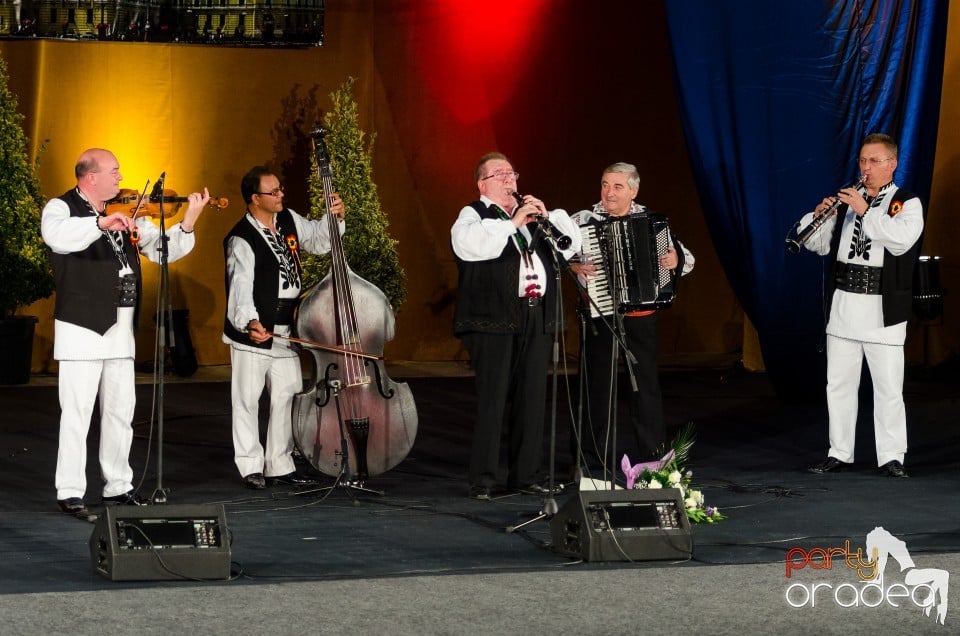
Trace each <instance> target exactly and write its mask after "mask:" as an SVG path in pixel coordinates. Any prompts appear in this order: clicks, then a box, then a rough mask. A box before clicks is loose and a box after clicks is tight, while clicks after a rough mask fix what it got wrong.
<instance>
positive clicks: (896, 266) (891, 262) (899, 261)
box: [826, 188, 923, 327]
mask: <svg viewBox="0 0 960 636" xmlns="http://www.w3.org/2000/svg"><path fill="white" fill-rule="evenodd" d="M887 196H888V197H890V201H891V202H892V201H909V200H910V199H914V198H916V195H915V194H913V193H911V192H907V191H906V190H903V189H900V188H898V189H896V190H894V191H893V192H890V193H888V194H887ZM848 209H849V206H847V205H846V204H844V205H841V206H840V207H839V208H838V209H837V224H836V225H835V226H834V230H833V236H832V237H830V259H829V262H830V267H828V268H827V269H828V271H827V280H826V292H827V297H826V307H827V313H826V315H827V316H829V315H830V305H831V303H832V301H833V292H834V291H835V289H836V269H837V254H838V253H839V251H840V235H841V234H842V231H841V228H842V226H843V219H844V218H845V217H846V215H847V211H848ZM888 210H889V208H888ZM888 213H889V212H888ZM922 242H923V235H921V236H920V238H919V239H917V242H916V243H914V244H913V246H912V247H911V248H910V249H909V250H907V251H906V252H904V253H903V254H901V255H900V256H895V255H893V254H891V253H890V252H889V251H887V250H884V252H883V274H882V278H881V280H880V293H881V296H882V297H883V300H882V303H883V326H884V327H889V326H890V325H896V324H898V323H901V322H906V321H907V320H909V319H910V315H911V313H912V311H913V268H914V266H915V265H916V262H917V257H918V256H919V255H920V245H921V243H922Z"/></svg>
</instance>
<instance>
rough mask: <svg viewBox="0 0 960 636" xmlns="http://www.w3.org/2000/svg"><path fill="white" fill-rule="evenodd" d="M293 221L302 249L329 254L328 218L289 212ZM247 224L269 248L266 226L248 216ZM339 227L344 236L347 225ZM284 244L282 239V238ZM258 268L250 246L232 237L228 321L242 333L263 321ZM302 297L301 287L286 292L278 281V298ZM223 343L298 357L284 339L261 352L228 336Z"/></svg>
mask: <svg viewBox="0 0 960 636" xmlns="http://www.w3.org/2000/svg"><path fill="white" fill-rule="evenodd" d="M289 212H290V215H291V216H292V217H293V224H294V225H295V226H296V228H297V236H298V237H299V243H300V247H301V248H302V249H304V250H306V251H307V252H310V253H311V254H326V253H327V252H329V251H330V231H329V230H328V229H327V228H328V222H327V219H326V218H323V219H319V220H314V219H307V218H305V217H303V216H301V215H299V214H297V213H296V212H294V211H293V210H289ZM245 220H246V221H247V222H248V223H250V224H251V225H253V226H254V227H255V228H256V229H257V235H258V236H259V237H260V238H261V240H263V241H264V242H265V243H267V244H269V241H268V240H267V236H266V234H264V232H263V230H264V229H267V228H266V226H265V225H264V224H263V223H261V222H260V221H258V220H257V219H255V218H254V217H253V215H252V214H250V213H247V215H246V217H245ZM337 227H338V229H339V231H340V234H341V235H342V234H343V232H344V230H345V228H346V223H345V222H344V221H343V220H342V219H341V220H339V221H338V223H337ZM281 240H282V237H281ZM255 267H256V257H255V256H254V253H253V248H252V247H250V244H249V243H248V242H247V241H246V240H244V239H242V238H240V237H237V236H232V237H230V239H229V240H228V241H227V280H228V289H229V293H228V295H227V319H228V320H229V321H230V322H231V324H233V326H234V327H236V328H237V329H238V330H240V331H243V330H244V329H246V328H247V325H249V324H250V321H251V320H260V315H259V314H258V313H257V308H256V306H255V305H254V303H253V280H254V270H255ZM299 295H300V286H299V285H296V286H294V285H290V286H288V287H287V288H286V289H283V286H282V285H281V284H280V280H279V279H278V281H277V298H296V297H297V296H299ZM274 333H276V334H277V335H281V336H286V335H289V334H290V325H276V326H275V327H274ZM222 340H223V342H224V343H226V344H228V345H230V346H231V347H233V348H235V349H239V350H242V351H249V352H252V353H259V354H261V355H268V356H271V357H275V358H292V357H294V356H296V355H297V354H296V352H294V351H293V350H292V349H291V348H290V343H289V341H287V340H283V339H281V338H274V339H273V340H271V343H272V346H271V348H270V349H261V348H259V347H251V346H249V345H245V344H241V343H238V342H236V341H234V340H232V339H230V338H229V337H228V336H227V335H226V334H224V335H223V337H222Z"/></svg>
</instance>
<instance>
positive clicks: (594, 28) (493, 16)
mask: <svg viewBox="0 0 960 636" xmlns="http://www.w3.org/2000/svg"><path fill="white" fill-rule="evenodd" d="M950 33H951V34H953V33H960V19H958V18H957V15H956V13H954V14H952V15H951V16H950ZM955 39H956V38H949V41H950V42H951V43H952V41H953V40H955ZM0 53H2V54H3V56H4V58H5V59H6V60H7V62H8V64H9V66H10V85H11V88H12V89H13V90H14V91H15V92H16V93H17V94H18V96H19V98H20V106H21V111H22V112H23V113H24V114H25V115H26V116H27V122H26V124H27V130H26V132H27V134H28V136H29V137H30V138H31V142H32V144H33V146H34V150H37V149H38V147H39V144H40V142H41V141H43V140H49V141H47V142H46V150H45V152H44V153H43V156H42V161H41V179H42V183H43V186H44V189H45V192H46V193H47V194H48V195H49V196H55V195H57V194H59V193H60V192H63V191H64V190H65V189H66V188H68V187H70V185H71V184H72V169H73V162H74V161H75V160H76V157H77V156H78V155H79V154H80V152H81V151H82V150H83V149H84V148H86V147H89V146H104V147H108V148H111V149H113V150H114V151H115V152H117V154H118V156H119V158H120V161H121V168H122V169H123V171H124V175H125V182H124V184H123V185H124V186H125V187H131V188H138V187H142V184H143V181H144V179H146V178H155V177H156V174H158V173H159V172H160V171H163V170H167V172H168V174H171V175H176V176H177V178H178V179H179V182H180V183H179V185H177V187H178V188H180V189H182V190H184V191H189V190H192V189H196V188H197V187H199V186H201V185H207V186H208V187H210V189H211V192H214V193H216V194H219V195H221V196H229V197H231V205H230V207H229V208H227V209H226V210H224V211H223V212H222V213H220V214H207V215H205V216H204V217H203V218H202V219H201V224H202V225H201V227H200V228H199V230H198V236H199V244H198V247H197V249H196V250H195V251H194V253H193V254H191V255H190V256H188V257H187V258H186V259H183V260H182V261H180V262H177V263H174V264H173V265H172V266H171V271H172V278H173V280H174V292H175V293H174V295H175V304H181V305H183V306H186V307H188V308H189V309H190V311H191V317H190V328H191V334H192V336H193V340H194V344H195V346H196V349H197V355H198V359H199V362H200V364H222V363H225V362H227V360H228V353H227V348H226V346H225V345H223V344H221V343H220V339H219V333H220V326H221V324H222V316H223V309H224V304H225V302H224V297H223V290H222V271H223V270H222V268H223V259H222V250H221V247H220V241H221V240H222V237H223V235H224V234H225V232H226V231H227V230H228V229H229V227H230V226H231V225H232V224H233V223H234V222H235V221H236V219H237V218H239V217H240V216H241V215H242V213H243V207H242V204H241V202H240V198H239V192H238V190H239V179H240V175H242V174H243V172H244V171H245V170H246V169H247V168H249V167H250V166H251V165H253V164H255V163H261V162H264V161H266V162H269V163H271V164H272V165H274V166H277V167H278V169H280V170H282V171H284V177H285V181H286V184H287V187H288V192H289V194H290V197H289V201H290V203H291V204H292V206H293V207H294V208H295V209H298V210H301V211H302V210H305V209H306V200H307V199H306V183H305V182H304V181H303V176H304V175H305V174H306V170H305V167H304V166H305V164H306V162H307V159H308V155H307V154H305V153H302V152H301V149H302V147H303V146H302V138H303V137H302V136H303V133H304V131H305V130H306V128H308V127H309V124H310V123H311V122H312V120H313V118H314V117H315V116H316V113H319V112H320V111H322V110H323V109H325V108H328V107H329V93H330V92H331V91H332V90H334V89H335V88H336V87H337V86H338V85H340V84H341V83H342V82H343V81H344V80H345V79H346V78H347V77H348V76H352V77H355V78H357V83H356V85H355V89H354V96H355V98H356V100H357V102H358V105H359V108H360V119H361V126H362V127H363V128H364V129H365V130H366V131H368V132H371V133H375V134H376V144H375V150H374V179H375V180H376V182H377V186H378V189H379V192H380V195H381V200H382V203H383V208H384V210H385V211H386V212H387V213H388V215H389V218H390V222H391V231H392V233H393V235H394V237H395V238H397V239H398V240H399V242H400V244H399V249H400V258H401V262H402V264H403V266H404V268H405V269H406V272H407V276H408V300H407V302H406V303H405V304H404V306H403V307H401V308H400V313H399V316H398V324H397V337H396V339H395V340H394V342H393V343H391V344H390V345H389V346H388V349H387V355H388V357H391V358H393V359H405V360H450V359H457V358H464V357H465V353H464V352H463V351H462V350H461V348H460V344H459V342H458V341H457V340H456V339H455V338H453V336H452V334H451V323H452V311H453V305H452V303H453V298H454V292H455V287H456V268H455V265H454V262H453V259H452V255H451V252H450V248H449V227H450V225H451V224H452V223H453V220H454V219H455V218H456V214H457V212H458V210H459V209H460V207H461V206H462V205H464V204H465V203H467V202H469V201H470V200H472V199H473V198H474V196H475V195H476V188H475V184H474V182H473V178H472V173H473V168H474V166H475V163H476V160H477V158H478V157H479V156H480V155H481V154H483V153H484V152H487V151H489V150H494V149H496V150H500V151H502V152H505V153H506V154H507V155H508V156H510V157H511V159H512V160H513V162H514V165H515V167H516V169H517V170H518V171H519V172H520V173H521V178H520V182H519V186H520V190H521V192H524V193H531V194H536V195H537V196H539V197H540V198H542V199H544V200H545V201H546V202H547V203H548V205H550V206H551V207H561V208H565V209H568V210H571V211H575V210H578V209H581V208H583V207H587V206H589V205H590V204H592V203H593V202H595V201H596V200H597V198H598V194H599V178H600V173H601V171H602V169H603V168H604V167H605V166H606V165H608V164H610V163H613V162H615V161H628V162H631V163H634V164H636V165H637V167H638V168H639V171H640V173H641V187H640V196H639V197H638V198H639V200H640V201H641V202H643V203H645V204H646V205H648V206H649V207H651V208H652V209H655V210H657V211H660V212H662V213H664V214H667V215H668V216H669V217H670V220H671V225H672V226H673V228H674V230H675V231H676V232H677V233H678V234H679V235H680V237H681V238H682V239H683V240H684V242H685V243H686V244H687V245H688V246H689V247H690V248H691V250H692V251H693V252H694V253H695V255H696V257H697V268H696V270H695V272H694V273H693V274H691V275H690V276H688V277H687V278H686V279H685V280H684V285H683V288H682V290H681V295H680V297H679V299H678V302H677V303H676V304H675V306H674V307H673V308H672V309H671V310H669V311H667V312H664V313H663V315H662V321H661V345H662V347H661V348H662V351H663V352H664V354H666V355H670V356H678V357H682V356H684V355H688V354H689V355H696V356H700V355H704V354H706V355H711V354H730V353H734V352H738V351H740V350H744V353H743V355H744V358H745V360H746V361H747V362H748V366H752V367H754V368H756V367H759V366H761V365H762V361H761V360H760V358H759V355H758V352H757V351H756V346H755V343H754V340H753V338H752V337H751V331H750V328H749V325H747V326H746V327H745V325H744V317H743V313H742V311H741V310H740V308H739V305H738V303H737V301H736V299H735V298H734V296H733V293H732V291H731V290H730V287H729V285H728V283H727V281H726V278H725V276H724V274H723V272H722V270H721V268H720V266H719V261H718V259H717V257H716V253H715V251H714V248H713V245H712V243H711V239H710V237H709V235H708V233H707V230H706V224H705V223H704V220H703V219H704V214H705V210H706V213H707V214H708V213H709V202H707V204H705V203H704V202H702V201H700V200H699V198H698V196H697V192H696V187H695V184H694V182H693V177H692V171H691V167H690V163H689V156H688V153H687V151H686V145H685V143H686V142H685V139H684V135H683V130H682V128H681V125H680V120H679V116H678V113H677V103H676V98H675V92H674V83H673V69H672V65H671V56H670V49H669V44H668V41H667V30H666V26H665V16H664V12H663V7H662V5H661V3H660V2H641V3H624V2H612V1H607V0H601V1H599V2H591V3H586V2H577V1H574V0H553V1H549V2H548V1H546V0H529V1H527V2H508V1H506V0H502V1H499V0H494V1H487V2H442V1H440V0H432V1H431V0H420V1H414V0H409V1H403V0H401V1H396V2H390V3H385V2H373V1H372V0H367V1H350V2H346V1H343V0H333V1H328V3H327V10H326V39H325V44H324V46H323V47H321V48H311V49H302V50H286V51H282V50H253V49H227V48H221V49H216V48H212V47H203V46H188V45H160V44H134V43H123V42H121V43H96V42H61V41H0ZM947 55H948V60H947V64H946V71H945V78H944V97H943V104H944V107H943V111H942V112H944V113H949V112H952V113H956V112H957V103H958V95H957V88H955V87H956V86H958V85H960V81H958V80H960V77H958V75H960V70H958V64H957V62H956V59H957V58H958V57H960V51H958V50H957V48H956V46H955V45H953V46H951V45H949V44H948V52H947ZM137 86H140V87H143V86H149V87H150V88H149V91H148V90H145V89H143V88H140V89H138V88H137ZM950 120H951V117H950V116H942V117H941V135H940V140H939V143H938V148H937V149H936V153H937V166H938V167H937V171H936V174H935V177H934V188H933V195H932V197H931V201H930V202H929V209H930V215H929V218H928V234H927V240H926V242H925V248H926V249H925V251H926V252H927V253H931V254H940V255H942V256H943V257H944V261H943V266H942V274H941V275H942V278H943V282H944V284H945V286H947V287H948V288H949V287H954V288H956V287H957V286H956V284H955V283H956V281H957V279H958V277H960V271H958V268H957V266H956V264H955V261H956V251H957V248H956V247H955V246H956V245H957V244H958V241H957V236H956V233H957V230H956V229H955V226H954V224H952V223H950V222H949V215H950V210H949V202H950V201H953V200H956V198H957V195H960V192H958V191H957V189H958V186H957V185H956V182H955V178H954V176H955V175H956V173H957V168H958V163H960V136H958V135H957V133H956V132H955V130H953V129H952V128H951V121H950ZM931 152H933V149H931ZM168 178H169V177H168ZM824 187H825V188H829V187H832V185H831V184H824ZM824 194H827V193H826V192H825V193H824ZM814 204H815V202H814V201H809V202H803V201H798V202H796V205H797V208H798V209H797V216H798V217H799V216H800V215H801V214H802V213H803V212H805V211H806V210H807V209H808V208H812V207H813V205H814ZM155 279H156V276H155V274H154V273H151V274H149V275H148V277H147V285H148V294H149V293H150V291H149V290H150V286H151V285H154V286H155ZM149 303H150V301H149V300H148V307H147V308H146V309H147V312H150V313H152V312H151V307H150V306H149ZM23 313H33V314H35V315H38V316H40V318H41V323H40V325H39V327H38V336H37V344H38V345H39V346H37V347H36V348H35V360H34V367H35V370H39V371H44V370H50V369H51V368H52V367H53V366H54V363H53V362H52V360H51V353H52V322H53V321H52V302H51V301H49V300H47V301H41V302H39V303H37V304H35V305H34V306H32V307H30V308H27V309H26V310H25V311H24V312H23ZM150 313H147V314H146V315H150ZM957 313H958V312H957V304H956V299H955V298H953V297H951V296H950V295H949V294H948V296H947V307H946V311H945V314H944V315H945V321H946V324H945V325H944V326H939V325H935V326H933V327H931V328H930V331H929V333H930V335H931V338H929V340H928V342H929V343H930V344H929V346H928V349H929V350H930V351H932V354H931V356H930V357H931V358H932V359H934V360H940V359H944V358H946V357H947V356H949V355H950V354H951V353H952V352H954V351H955V350H956V349H957V345H956V339H955V336H954V335H953V334H955V333H956V320H957V318H956V316H957ZM150 326H151V325H149V324H146V323H145V325H144V327H145V328H144V329H143V330H142V332H141V334H140V335H139V344H140V347H139V349H140V354H141V356H142V357H144V358H146V357H149V355H150V351H151V343H152V333H151V331H150V329H149V327H150ZM912 330H913V331H914V332H915V333H920V332H919V326H916V327H914V328H912ZM570 335H571V346H575V334H574V333H573V330H571V331H570ZM918 342H920V339H919V338H916V337H914V336H913V335H912V336H911V339H910V341H908V345H909V346H910V350H911V352H912V353H911V355H912V356H913V357H914V358H916V357H917V356H919V355H920V353H919V351H918V350H917V343H918Z"/></svg>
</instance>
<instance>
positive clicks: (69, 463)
mask: <svg viewBox="0 0 960 636" xmlns="http://www.w3.org/2000/svg"><path fill="white" fill-rule="evenodd" d="M59 390H60V445H59V449H58V451H57V475H56V487H57V499H69V498H71V497H80V498H81V499H82V498H83V496H84V494H85V493H86V490H87V433H88V431H89V430H90V418H91V416H92V415H93V405H94V401H95V400H96V399H97V394H98V392H99V395H100V472H101V474H102V476H103V480H104V482H105V483H104V487H103V496H104V497H114V496H116V495H122V494H123V493H125V492H129V491H130V490H131V489H132V488H133V485H132V481H133V469H131V468H130V445H131V444H132V442H133V426H132V422H133V411H134V408H135V407H136V404H137V397H136V392H135V383H134V369H133V358H114V359H110V360H61V361H60V379H59Z"/></svg>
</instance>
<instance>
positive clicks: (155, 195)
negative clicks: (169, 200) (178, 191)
mask: <svg viewBox="0 0 960 636" xmlns="http://www.w3.org/2000/svg"><path fill="white" fill-rule="evenodd" d="M166 178H167V171H166V170H164V171H163V172H161V173H160V178H159V179H157V182H156V183H154V184H153V192H151V193H150V200H151V201H159V200H160V197H162V196H163V182H164V180H165V179H166Z"/></svg>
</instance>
